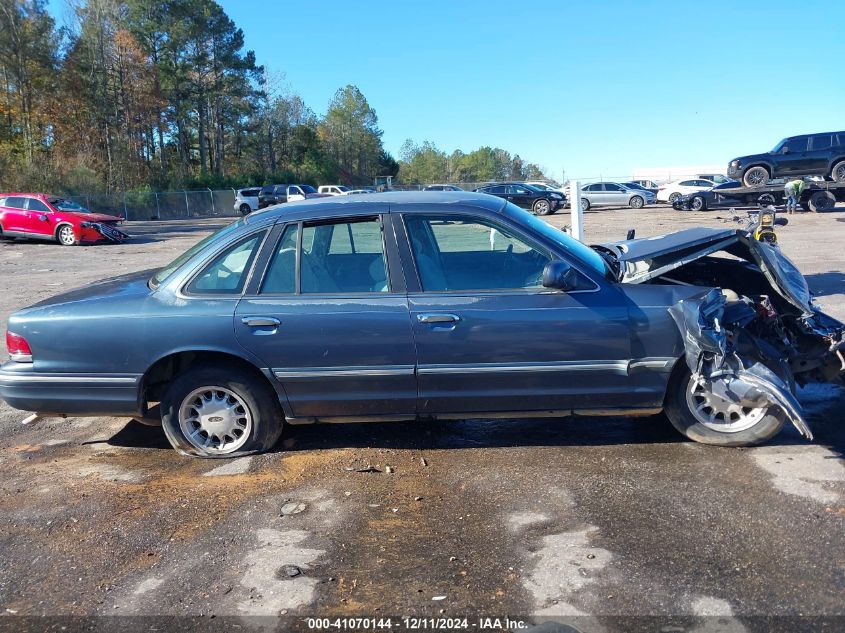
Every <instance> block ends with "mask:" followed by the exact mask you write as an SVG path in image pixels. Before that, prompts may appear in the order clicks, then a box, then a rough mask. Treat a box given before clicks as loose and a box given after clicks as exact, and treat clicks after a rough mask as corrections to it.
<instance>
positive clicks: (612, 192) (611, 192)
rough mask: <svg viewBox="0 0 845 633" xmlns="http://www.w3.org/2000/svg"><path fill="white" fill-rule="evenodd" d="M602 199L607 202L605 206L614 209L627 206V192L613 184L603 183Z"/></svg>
mask: <svg viewBox="0 0 845 633" xmlns="http://www.w3.org/2000/svg"><path fill="white" fill-rule="evenodd" d="M604 198H605V200H607V204H610V205H613V206H615V207H625V206H627V205H628V192H627V191H626V190H625V189H624V188H622V187H620V186H619V185H617V184H616V183H613V182H606V183H604Z"/></svg>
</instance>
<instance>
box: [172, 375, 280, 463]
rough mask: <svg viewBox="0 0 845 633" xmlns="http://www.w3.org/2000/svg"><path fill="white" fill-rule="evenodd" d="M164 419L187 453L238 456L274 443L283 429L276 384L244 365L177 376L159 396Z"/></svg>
mask: <svg viewBox="0 0 845 633" xmlns="http://www.w3.org/2000/svg"><path fill="white" fill-rule="evenodd" d="M161 412H162V416H161V423H162V427H163V428H164V433H165V435H166V436H167V439H168V440H169V441H170V444H171V445H172V446H173V448H175V449H176V450H177V451H179V452H180V453H182V454H183V455H192V456H195V457H238V456H241V455H248V454H250V453H259V452H263V451H266V450H268V449H270V448H272V446H273V444H275V443H276V440H277V439H278V438H279V435H280V434H281V430H282V418H283V414H282V410H281V407H280V406H279V400H278V398H277V397H276V394H275V392H274V391H273V389H272V388H271V387H270V385H268V384H267V383H266V382H265V381H264V380H263V379H262V378H259V377H258V376H255V375H253V374H252V373H251V372H247V371H245V370H242V369H238V368H232V369H222V368H217V367H210V366H205V367H202V366H201V367H196V368H194V369H190V370H188V371H187V372H186V373H184V374H182V375H180V376H179V377H178V378H176V379H175V380H174V381H173V382H172V383H171V385H170V388H169V389H168V390H167V393H166V394H165V395H164V398H163V399H162V401H161Z"/></svg>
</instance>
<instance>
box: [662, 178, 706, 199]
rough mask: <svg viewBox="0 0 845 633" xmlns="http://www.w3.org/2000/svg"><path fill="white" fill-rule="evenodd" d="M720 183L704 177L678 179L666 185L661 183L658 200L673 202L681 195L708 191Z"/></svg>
mask: <svg viewBox="0 0 845 633" xmlns="http://www.w3.org/2000/svg"><path fill="white" fill-rule="evenodd" d="M717 184H718V183H716V182H713V181H712V180H704V179H703V178H691V179H689V180H676V181H675V182H670V183H668V184H666V185H660V186H659V187H658V188H657V200H658V201H659V202H669V203H673V202H675V200H677V199H678V198H680V197H681V196H685V195H687V194H688V193H698V192H699V191H708V190H710V189H712V188H713V187H715V186H716V185H717Z"/></svg>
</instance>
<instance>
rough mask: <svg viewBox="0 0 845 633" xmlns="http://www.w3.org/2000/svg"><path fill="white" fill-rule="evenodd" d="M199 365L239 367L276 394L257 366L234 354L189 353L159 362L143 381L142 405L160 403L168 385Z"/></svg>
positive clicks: (151, 368) (165, 358) (179, 354)
mask: <svg viewBox="0 0 845 633" xmlns="http://www.w3.org/2000/svg"><path fill="white" fill-rule="evenodd" d="M197 365H225V366H227V367H237V368H238V369H242V370H244V371H246V372H249V373H251V374H253V375H254V376H255V377H257V378H260V379H261V380H263V381H264V382H265V383H267V385H269V386H270V388H271V389H273V391H274V392H275V391H276V389H275V387H274V386H273V385H272V384H271V383H270V381H269V380H268V379H267V376H265V375H264V374H263V373H262V372H261V371H260V370H259V369H258V368H257V367H256V366H255V365H253V364H252V363H250V362H248V361H245V360H244V359H243V358H241V357H239V356H235V355H234V354H227V353H225V352H208V351H188V352H177V353H175V354H170V355H169V356H165V357H164V358H161V359H159V360H157V361H156V362H155V363H154V364H153V365H152V367H150V368H149V369H148V370H147V371H146V373H144V377H143V378H142V380H141V394H142V405H143V406H146V405H147V403H149V402H160V401H161V398H162V396H163V395H164V390H165V388H166V387H167V385H168V383H169V382H170V381H171V380H172V379H173V378H174V377H175V376H176V375H178V374H180V373H182V372H185V371H187V370H188V369H190V368H191V367H195V366H197Z"/></svg>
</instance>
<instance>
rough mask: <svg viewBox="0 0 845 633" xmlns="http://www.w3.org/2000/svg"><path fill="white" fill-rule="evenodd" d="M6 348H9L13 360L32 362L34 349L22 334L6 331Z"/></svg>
mask: <svg viewBox="0 0 845 633" xmlns="http://www.w3.org/2000/svg"><path fill="white" fill-rule="evenodd" d="M6 349H7V350H9V356H11V357H12V360H16V361H18V362H21V363H31V362H32V350H31V349H30V347H29V343H27V342H26V339H25V338H24V337H22V336H21V335H20V334H15V333H14V332H9V331H7V332H6Z"/></svg>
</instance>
